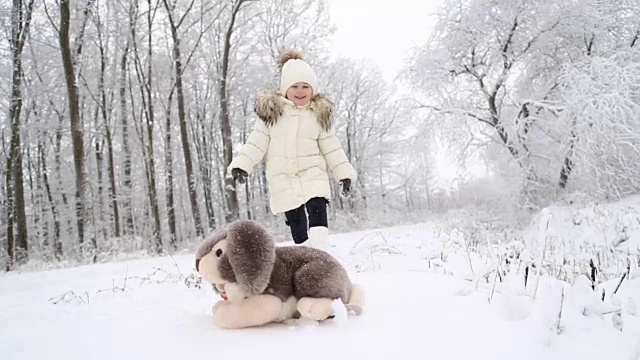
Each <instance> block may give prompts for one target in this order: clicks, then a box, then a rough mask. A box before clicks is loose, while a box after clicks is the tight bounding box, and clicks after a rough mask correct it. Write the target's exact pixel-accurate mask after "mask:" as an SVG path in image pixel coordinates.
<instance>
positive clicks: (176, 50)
mask: <svg viewBox="0 0 640 360" xmlns="http://www.w3.org/2000/svg"><path fill="white" fill-rule="evenodd" d="M194 2H195V0H191V3H190V5H189V7H188V9H187V10H186V11H185V13H184V14H183V15H182V17H181V18H180V19H179V20H177V21H176V20H175V19H174V14H173V11H174V9H175V3H174V4H173V5H171V6H169V3H168V2H167V0H163V3H164V6H165V9H166V10H167V14H168V17H169V24H170V27H171V37H172V39H173V66H174V69H175V72H176V78H175V87H176V89H177V91H178V99H177V100H178V119H179V123H180V140H181V143H182V153H183V155H184V163H185V167H186V172H187V174H186V175H187V182H188V184H189V201H190V202H191V213H192V215H193V222H194V225H195V227H196V234H197V235H198V236H202V235H203V234H204V230H203V228H202V220H201V219H200V209H199V208H198V196H197V190H196V181H195V177H194V173H193V163H192V158H191V147H190V144H189V134H188V131H187V116H186V114H185V106H184V88H183V85H182V72H183V69H182V55H181V52H180V38H179V37H178V29H179V28H180V26H181V25H182V23H183V21H184V20H185V19H186V17H187V15H188V14H189V11H190V10H191V7H192V6H193V4H194ZM172 91H173V90H172Z"/></svg>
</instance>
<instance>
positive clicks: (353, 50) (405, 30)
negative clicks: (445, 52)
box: [329, 0, 442, 80]
mask: <svg viewBox="0 0 640 360" xmlns="http://www.w3.org/2000/svg"><path fill="white" fill-rule="evenodd" d="M329 3H330V6H331V16H332V18H333V20H334V22H335V24H336V26H337V31H336V34H335V38H334V41H335V43H334V48H333V50H334V52H335V53H337V54H342V55H346V56H351V57H354V58H361V57H368V58H371V59H372V60H373V61H374V62H376V63H377V64H378V66H379V67H380V68H381V69H382V71H383V73H384V75H385V77H386V78H387V79H388V80H391V78H392V77H393V76H394V75H395V73H396V72H397V71H398V70H400V68H401V67H402V64H403V59H404V57H405V56H406V51H407V50H409V49H410V48H411V47H412V46H415V45H418V44H420V43H421V42H422V41H424V40H425V39H426V37H427V36H428V33H429V29H430V27H431V26H432V25H433V21H434V17H433V15H432V14H433V12H434V11H435V10H436V8H437V7H438V6H439V5H440V4H441V3H442V0H393V1H389V0H330V1H329Z"/></svg>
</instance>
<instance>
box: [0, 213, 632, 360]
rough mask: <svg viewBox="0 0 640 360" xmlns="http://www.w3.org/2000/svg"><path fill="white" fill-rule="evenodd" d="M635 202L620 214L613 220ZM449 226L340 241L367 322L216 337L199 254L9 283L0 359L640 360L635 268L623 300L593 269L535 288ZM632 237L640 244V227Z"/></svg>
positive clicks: (535, 276)
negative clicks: (197, 281)
mask: <svg viewBox="0 0 640 360" xmlns="http://www.w3.org/2000/svg"><path fill="white" fill-rule="evenodd" d="M600 206H601V207H606V206H605V205H600ZM628 206H631V205H628V204H627V205H622V204H613V205H611V208H609V209H608V210H607V211H606V214H607V216H609V215H610V214H612V211H614V210H615V209H620V208H628ZM576 213H581V214H585V216H587V215H588V216H591V219H595V215H593V211H591V212H589V209H588V208H584V209H576V208H572V207H568V206H567V207H555V208H553V209H547V210H546V212H543V214H541V216H549V214H553V216H554V217H553V219H554V220H553V221H550V222H549V224H550V225H549V228H548V229H547V228H546V221H545V231H549V232H553V233H554V234H555V235H554V236H561V234H565V235H566V236H569V235H570V234H578V233H577V232H572V231H569V230H570V229H571V228H572V227H573V226H576V225H575V224H574V223H573V221H572V220H567V219H571V214H574V215H575V214H576ZM589 214H591V215H589ZM562 219H565V220H562ZM625 219H627V220H628V217H625ZM627 220H625V221H627ZM539 222H540V218H537V219H534V221H533V222H532V224H531V226H530V227H529V228H528V229H525V231H524V232H523V233H522V239H523V240H522V241H521V244H520V246H522V247H524V248H525V250H528V251H529V252H530V253H531V254H536V253H538V250H539V249H538V248H535V247H534V245H532V243H531V241H528V240H527V239H529V240H530V239H531V238H532V237H533V235H531V234H533V233H535V232H536V231H538V232H539V231H540V226H539ZM591 223H592V224H595V225H593V226H594V227H593V229H591V230H589V228H587V227H586V226H587V225H583V228H581V232H580V233H579V234H588V233H589V231H591V233H592V234H593V233H596V230H594V229H596V228H597V229H600V230H598V231H605V230H603V229H604V228H605V227H606V224H607V223H606V221H591ZM627 223H628V224H631V223H632V222H629V221H627ZM614 225H615V224H613V223H610V226H612V227H613V226H614ZM634 226H636V225H634ZM438 229H441V227H440V226H436V224H431V223H425V224H416V225H412V226H401V227H400V226H399V227H392V228H384V229H370V230H367V231H362V232H352V233H342V234H334V235H332V236H331V241H332V243H333V244H334V245H335V246H334V247H333V248H331V250H330V251H331V252H332V253H333V254H334V255H335V256H336V257H337V258H338V259H340V261H342V262H343V263H344V264H345V266H346V267H347V269H348V270H349V272H350V274H351V276H352V278H353V280H354V281H355V282H357V283H359V284H361V285H362V286H363V287H364V289H365V291H366V293H367V307H366V311H365V313H364V315H362V316H360V317H356V316H353V315H347V314H346V312H344V311H342V310H341V304H339V302H335V303H334V308H335V309H336V310H337V312H336V317H335V318H334V319H332V320H327V321H324V322H314V321H302V320H290V321H287V322H285V323H281V324H271V325H268V326H264V327H260V328H252V329H243V330H224V329H219V328H216V327H215V326H214V323H213V319H212V315H211V307H212V306H213V304H214V302H215V301H217V300H218V298H217V297H216V295H215V294H214V293H213V291H212V290H211V289H210V287H208V286H207V285H206V284H203V286H202V287H196V286H193V284H192V283H190V284H191V285H192V286H187V281H185V279H186V278H188V277H189V275H191V274H192V272H193V267H194V261H193V259H194V258H193V254H192V253H188V252H187V253H183V254H180V255H176V256H174V257H159V258H150V259H141V260H129V261H121V262H113V263H107V264H97V265H89V266H81V267H75V268H66V269H54V270H48V271H31V272H27V271H23V272H13V273H6V274H4V275H2V276H0V339H1V340H0V358H2V359H12V360H13V359H43V358H46V357H53V358H56V359H88V358H91V359H114V358H127V359H128V358H153V359H176V358H189V357H190V356H197V357H211V358H218V357H221V358H224V357H226V356H234V357H239V358H242V359H245V358H251V357H259V358H260V359H281V358H282V356H287V354H292V356H295V357H299V356H301V355H300V354H304V355H302V356H303V357H304V358H305V359H327V358H339V359H342V358H347V357H352V356H364V357H365V358H367V359H388V358H390V357H392V358H398V359H403V358H408V359H413V358H434V359H513V358H518V359H582V360H589V359H598V360H600V359H624V360H638V359H640V319H639V318H638V303H639V302H640V270H638V266H637V265H636V264H635V263H634V264H633V266H632V267H631V269H630V270H631V271H630V272H629V275H628V276H626V278H625V280H624V281H623V282H622V284H621V286H620V288H619V289H618V291H617V293H616V294H613V292H614V289H615V288H616V287H617V285H618V283H619V281H620V280H619V278H617V277H613V276H611V278H610V279H602V281H598V282H597V284H596V291H593V290H592V289H591V286H592V282H591V280H590V279H589V278H588V275H589V274H588V272H582V273H576V274H575V275H574V276H571V277H569V278H570V279H571V280H570V281H565V280H564V279H560V277H558V276H556V277H554V276H551V275H550V274H547V273H544V272H543V271H541V270H538V271H537V272H536V271H534V270H532V271H531V273H530V275H529V276H528V282H527V286H526V287H525V282H524V272H523V270H522V269H523V267H524V266H525V265H527V264H529V263H527V262H525V260H522V261H515V260H514V261H511V262H510V263H509V264H505V263H504V261H499V260H504V259H505V258H506V255H505V254H509V252H508V251H507V250H508V249H512V248H513V246H514V245H513V244H510V243H507V244H506V245H504V246H502V247H500V246H497V247H488V248H486V249H485V251H484V252H482V251H473V252H470V251H467V250H468V249H465V246H468V243H466V244H467V245H465V241H464V239H466V238H465V235H464V234H463V233H460V232H456V231H450V232H447V233H443V232H442V231H441V230H438ZM567 229H569V230H567ZM629 230H631V231H632V234H636V227H632V226H631V225H629ZM563 231H564V232H563ZM607 231H608V230H607ZM605 232H606V231H605ZM559 234H560V235H559ZM634 236H635V235H634ZM536 239H538V240H540V239H539V238H536ZM573 241H578V240H577V238H576V237H574V239H573ZM630 241H631V240H630ZM544 243H545V241H539V242H538V243H536V244H537V245H535V246H544ZM520 250H522V249H520ZM523 253H524V252H523ZM634 254H637V253H634ZM583 255H584V254H583ZM631 255H632V254H631V253H629V256H631ZM636 256H637V255H636ZM583 257H584V256H583ZM496 259H498V260H496ZM532 259H534V260H532V261H535V259H536V256H534V255H532ZM553 259H554V258H553V257H548V258H547V260H546V261H547V262H549V261H552V260H553ZM512 260H513V258H512ZM496 270H498V272H497V271H496ZM621 273H622V272H621ZM610 274H612V273H610ZM498 275H499V276H498ZM602 289H605V301H604V302H603V301H602V300H601V292H602ZM561 305H562V308H561ZM559 314H560V315H559ZM558 319H560V320H558Z"/></svg>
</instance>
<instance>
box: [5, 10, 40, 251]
mask: <svg viewBox="0 0 640 360" xmlns="http://www.w3.org/2000/svg"><path fill="white" fill-rule="evenodd" d="M22 3H23V2H22V0H13V5H12V9H11V42H10V45H11V51H12V60H13V67H12V76H11V77H12V82H11V103H10V105H9V120H10V121H11V145H10V155H9V156H10V157H11V163H12V166H11V168H8V169H7V170H9V171H11V172H13V174H12V175H11V177H12V180H13V182H14V183H13V186H12V190H13V194H12V195H13V199H11V200H12V204H11V205H12V206H11V207H12V210H11V213H12V214H13V216H15V221H16V233H15V238H13V240H12V241H13V242H14V244H13V245H14V246H15V250H16V251H17V252H18V254H15V252H13V249H12V252H13V255H14V256H15V255H19V257H18V258H15V260H17V262H18V263H21V262H26V261H27V259H28V250H29V246H28V243H27V216H26V211H25V199H24V179H23V169H22V146H21V137H20V112H21V110H22V50H23V48H24V43H25V40H26V37H27V35H28V32H29V26H30V23H31V14H32V12H33V3H34V0H31V1H29V4H27V8H26V9H23V8H22V5H23V4H22ZM9 185H10V183H7V187H9ZM7 195H9V193H8V194H7ZM9 196H11V195H9ZM11 207H10V208H11ZM12 226H13V224H12ZM11 237H14V234H13V233H12V234H11Z"/></svg>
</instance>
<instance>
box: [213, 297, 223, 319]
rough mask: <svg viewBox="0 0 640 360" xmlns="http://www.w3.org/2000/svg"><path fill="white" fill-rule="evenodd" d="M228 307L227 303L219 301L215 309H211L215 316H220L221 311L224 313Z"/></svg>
mask: <svg viewBox="0 0 640 360" xmlns="http://www.w3.org/2000/svg"><path fill="white" fill-rule="evenodd" d="M225 306H226V301H224V300H218V301H216V303H215V304H213V308H212V309H211V313H212V314H213V316H216V315H218V314H219V313H220V312H221V311H222V312H223V311H224V310H223V309H224V307H225Z"/></svg>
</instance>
